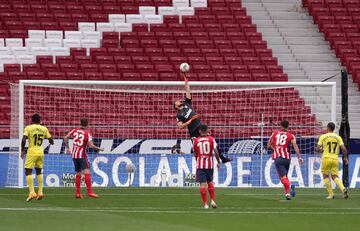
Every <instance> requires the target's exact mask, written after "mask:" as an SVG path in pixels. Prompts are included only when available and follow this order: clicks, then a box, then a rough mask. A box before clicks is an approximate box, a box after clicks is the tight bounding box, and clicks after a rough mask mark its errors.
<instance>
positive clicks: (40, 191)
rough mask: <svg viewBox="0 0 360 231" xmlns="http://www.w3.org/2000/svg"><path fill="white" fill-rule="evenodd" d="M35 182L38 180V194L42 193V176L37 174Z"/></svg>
mask: <svg viewBox="0 0 360 231" xmlns="http://www.w3.org/2000/svg"><path fill="white" fill-rule="evenodd" d="M37 180H38V187H39V190H38V193H43V181H44V177H43V174H39V175H37Z"/></svg>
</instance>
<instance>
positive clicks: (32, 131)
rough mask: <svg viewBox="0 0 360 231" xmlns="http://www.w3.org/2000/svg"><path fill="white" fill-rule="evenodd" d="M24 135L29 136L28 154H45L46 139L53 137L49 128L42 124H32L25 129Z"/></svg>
mask: <svg viewBox="0 0 360 231" xmlns="http://www.w3.org/2000/svg"><path fill="white" fill-rule="evenodd" d="M24 136H27V137H28V140H29V147H28V150H27V155H28V156H43V155H44V149H43V147H42V144H43V141H44V139H49V138H50V137H51V135H50V133H49V130H48V129H47V128H46V127H44V126H42V125H40V124H31V125H29V126H27V127H26V128H25V130H24Z"/></svg>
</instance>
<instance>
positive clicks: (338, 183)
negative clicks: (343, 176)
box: [334, 177, 345, 192]
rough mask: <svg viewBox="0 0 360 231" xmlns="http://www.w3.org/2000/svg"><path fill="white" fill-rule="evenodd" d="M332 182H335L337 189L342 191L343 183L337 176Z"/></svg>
mask: <svg viewBox="0 0 360 231" xmlns="http://www.w3.org/2000/svg"><path fill="white" fill-rule="evenodd" d="M334 182H335V183H336V185H337V186H338V187H339V189H340V190H341V192H342V191H344V189H345V187H344V185H343V183H342V182H341V180H340V179H339V177H336V178H335V179H334Z"/></svg>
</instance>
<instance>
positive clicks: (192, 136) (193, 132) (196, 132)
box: [189, 127, 200, 143]
mask: <svg viewBox="0 0 360 231" xmlns="http://www.w3.org/2000/svg"><path fill="white" fill-rule="evenodd" d="M189 134H190V138H191V142H193V143H194V139H195V138H196V137H199V136H200V133H199V127H197V128H196V129H195V130H194V131H192V132H189Z"/></svg>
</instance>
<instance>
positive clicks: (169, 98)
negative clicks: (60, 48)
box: [7, 80, 337, 187]
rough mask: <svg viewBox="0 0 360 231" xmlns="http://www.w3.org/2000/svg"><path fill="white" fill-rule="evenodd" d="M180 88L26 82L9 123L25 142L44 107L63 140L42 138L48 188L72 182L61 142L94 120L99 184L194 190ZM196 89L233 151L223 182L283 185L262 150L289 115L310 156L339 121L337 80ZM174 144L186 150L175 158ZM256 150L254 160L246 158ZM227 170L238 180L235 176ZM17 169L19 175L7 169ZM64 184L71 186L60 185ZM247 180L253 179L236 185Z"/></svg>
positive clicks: (14, 158)
mask: <svg viewBox="0 0 360 231" xmlns="http://www.w3.org/2000/svg"><path fill="white" fill-rule="evenodd" d="M183 85H184V83H183V82H178V81H176V82H172V81H164V82H159V81H156V82H155V81H154V82H153V81H64V80H20V81H19V85H18V86H14V87H13V88H14V89H13V90H12V92H13V91H17V94H13V95H12V102H13V104H12V109H13V106H15V107H17V108H16V109H17V110H14V111H17V115H15V117H16V118H17V120H15V119H12V125H11V126H12V127H16V128H17V129H12V130H13V131H14V133H16V132H17V133H18V134H17V137H18V139H19V140H18V144H19V147H20V145H21V139H22V134H23V130H24V126H26V125H27V124H29V122H30V121H29V118H30V116H31V114H32V113H34V112H39V113H40V115H41V116H42V122H43V123H44V125H45V126H47V127H48V128H49V130H50V132H51V133H52V135H53V136H54V138H55V139H56V140H57V142H56V144H55V145H54V146H55V147H48V144H46V143H45V144H44V146H45V148H46V149H45V152H46V157H45V159H46V161H45V165H44V171H45V178H46V179H45V180H44V182H45V186H66V185H68V186H71V185H72V184H71V182H72V181H71V179H64V174H65V173H66V174H69V173H72V171H73V170H72V168H73V167H72V162H71V157H69V156H66V155H64V145H63V143H62V140H61V139H62V137H63V136H64V135H66V132H68V131H69V130H71V129H72V128H75V127H76V126H78V123H79V119H80V118H81V117H87V118H89V120H90V126H89V127H90V128H89V129H90V132H91V133H93V136H94V137H95V138H96V139H95V142H97V144H98V145H101V146H102V147H104V148H105V151H104V153H99V154H92V153H90V155H89V158H90V162H92V163H94V164H95V167H94V166H93V169H92V171H93V172H95V174H94V175H95V176H94V178H95V180H94V184H95V185H96V186H107V187H112V186H124V185H126V184H132V185H134V186H174V185H176V186H187V185H188V186H193V184H192V183H193V181H192V180H193V179H190V178H191V177H190V176H189V173H192V174H193V173H194V169H193V166H194V163H193V159H192V156H191V141H190V137H189V135H188V134H187V131H186V129H179V128H177V127H176V111H175V110H174V109H173V105H172V103H173V102H174V100H176V99H183V98H184V88H183ZM190 87H191V92H192V95H193V104H194V110H195V111H196V112H197V113H198V114H199V115H200V118H201V120H202V122H203V123H206V124H207V125H209V128H210V131H211V134H212V135H213V136H214V137H215V138H216V139H217V140H218V143H219V146H220V148H221V152H223V153H224V154H225V155H230V156H232V157H233V156H234V157H236V158H235V159H234V161H233V163H231V164H227V165H226V167H225V168H224V169H222V170H221V171H220V172H216V173H215V175H216V177H217V181H218V184H219V185H222V186H235V187H243V186H246V185H252V186H258V187H266V186H276V184H273V185H269V184H267V185H266V181H267V180H268V179H267V178H266V177H268V178H269V177H271V175H269V174H270V173H271V174H273V173H272V171H273V170H271V169H266V168H270V167H271V166H270V167H269V166H267V164H269V163H268V161H267V160H268V159H266V158H264V157H263V156H268V155H269V152H268V151H267V150H266V148H265V145H266V143H267V140H268V138H269V135H270V134H271V131H273V130H274V129H276V128H277V127H278V122H279V121H281V120H282V119H288V120H289V121H290V126H291V128H292V131H293V132H294V133H295V135H296V136H297V137H299V138H300V139H299V141H298V142H300V145H299V146H300V149H302V150H304V152H306V153H304V154H309V155H314V148H315V147H314V144H315V140H316V137H317V136H318V135H319V134H321V133H322V132H323V130H322V129H323V125H324V123H325V122H329V121H333V122H335V123H336V115H337V114H336V83H335V82H190ZM14 97H16V99H14ZM16 101H17V102H16ZM12 118H14V115H13V117H12ZM12 137H13V136H12ZM174 147H180V151H181V152H184V154H179V155H171V149H170V148H174ZM47 153H49V154H47ZM127 156H128V158H127ZM249 156H251V158H253V159H254V161H248V159H247V158H248V157H249ZM238 157H239V158H238ZM121 158H123V159H121ZM121 161H123V162H121ZM126 161H130V162H133V163H134V165H135V168H136V170H135V172H134V173H133V174H134V176H133V177H132V178H131V180H129V179H128V178H127V173H126V171H125V168H124V166H123V165H124V163H126ZM110 162H111V164H110V166H108V165H109V163H110ZM116 164H117V166H116ZM13 165H17V166H13ZM105 165H106V166H105ZM239 166H240V167H243V168H248V169H250V170H249V172H250V173H247V172H246V171H245V170H244V171H245V173H246V174H247V175H246V177H245V176H244V171H243V172H239V170H236V171H235V170H231V168H233V169H234V168H239ZM308 167H309V166H306V168H308ZM174 169H177V170H178V172H176V171H175V173H174ZM229 169H230V170H231V171H232V179H228V178H229V172H228V171H230V170H229ZM12 171H17V174H10V173H11V172H12ZM306 171H308V169H307V170H306ZM235 172H236V173H235ZM173 173H174V174H173ZM185 173H186V174H188V175H187V177H189V179H185V178H186V176H185ZM15 175H17V177H14V176H15ZM176 175H178V178H177V177H176ZM180 175H181V176H180ZM190 175H191V174H190ZM239 177H243V179H241V180H239V179H237V178H239ZM70 178H71V176H70ZM244 179H245V180H244ZM67 180H68V181H69V182H70V183H69V184H65V183H63V182H65V181H67ZM187 180H188V182H187V183H188V184H187V185H185V183H186V181H187ZM128 181H129V182H128ZM164 181H165V182H164ZM228 181H231V183H229V182H228ZM242 181H246V183H240V184H239V182H242ZM54 182H55V183H54ZM170 182H171V183H170ZM174 182H175V183H174ZM179 182H180V183H179ZM233 182H237V183H233ZM7 185H8V186H13V187H23V186H25V182H24V171H23V160H22V159H21V158H20V148H19V149H18V153H17V154H16V155H15V154H12V155H9V164H8V176H7ZM303 186H313V185H312V184H310V183H307V184H305V185H303Z"/></svg>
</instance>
